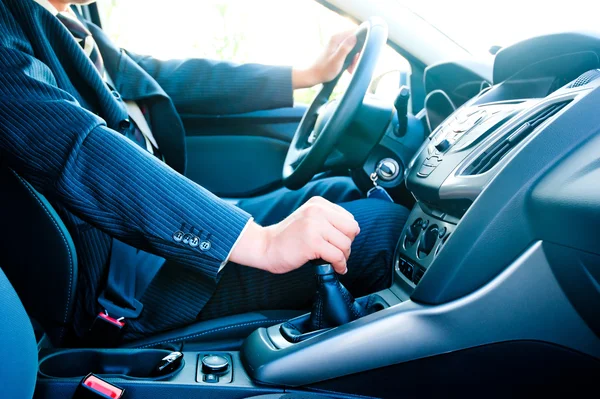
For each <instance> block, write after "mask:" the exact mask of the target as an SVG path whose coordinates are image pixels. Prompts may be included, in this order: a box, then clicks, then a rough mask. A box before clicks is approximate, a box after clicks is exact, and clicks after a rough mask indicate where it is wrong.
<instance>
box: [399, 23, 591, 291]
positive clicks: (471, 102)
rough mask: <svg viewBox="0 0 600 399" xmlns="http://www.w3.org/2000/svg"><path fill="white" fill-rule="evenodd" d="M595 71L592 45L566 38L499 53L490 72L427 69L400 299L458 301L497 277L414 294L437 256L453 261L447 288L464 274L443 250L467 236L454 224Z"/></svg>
mask: <svg viewBox="0 0 600 399" xmlns="http://www.w3.org/2000/svg"><path fill="white" fill-rule="evenodd" d="M599 68H600V41H599V38H598V37H595V36H593V35H587V34H577V33H569V34H557V35H552V36H546V37H544V38H535V39H531V40H529V41H525V42H522V43H519V44H517V45H515V46H513V47H509V48H506V49H504V50H501V51H500V52H499V53H498V54H497V56H496V57H495V60H494V63H493V65H492V66H486V65H485V64H477V63H473V62H468V63H464V62H460V61H454V62H448V63H443V64H438V65H434V66H431V67H429V68H428V69H427V70H426V74H425V86H426V91H427V93H428V95H427V99H426V104H425V112H426V113H427V123H428V124H429V126H430V127H431V130H432V132H431V134H430V135H429V136H428V138H427V139H426V140H425V142H424V143H423V145H422V146H421V148H420V149H419V150H418V151H417V153H416V155H415V156H414V157H413V158H412V160H411V161H410V163H409V164H408V165H407V168H406V172H405V174H404V178H405V183H406V186H407V188H408V189H409V191H410V192H411V193H412V195H413V197H414V198H415V199H416V205H415V207H414V209H413V211H412V213H411V214H410V216H409V218H408V221H407V223H406V226H405V228H404V230H403V233H402V236H401V239H400V241H399V242H398V246H397V249H396V258H395V259H396V272H397V278H398V280H399V285H400V286H401V287H402V290H403V291H404V292H409V293H412V292H413V291H415V293H414V295H416V296H419V295H421V297H422V298H423V300H424V301H426V302H432V301H436V300H438V299H439V297H440V296H444V295H441V294H440V293H439V291H438V292H436V293H435V294H432V292H433V290H436V289H438V290H439V289H440V288H445V289H447V290H448V292H449V297H452V296H454V297H456V296H458V295H459V293H463V294H464V293H466V292H468V291H467V289H468V288H467V287H469V286H470V288H473V287H475V286H476V285H477V284H481V283H482V282H483V281H485V280H486V279H489V278H491V276H492V275H493V273H494V272H498V270H499V268H498V269H493V268H491V269H486V268H479V269H476V270H473V269H475V266H472V265H471V267H469V268H468V270H466V271H464V273H466V275H465V276H463V278H462V279H461V280H460V284H456V286H455V287H450V286H444V287H442V286H441V284H440V283H434V284H433V285H432V286H431V287H429V286H427V287H425V288H423V289H421V287H419V289H416V290H415V288H416V287H417V285H419V284H420V283H421V281H422V280H423V279H424V277H425V274H426V273H427V271H428V269H430V268H431V267H432V265H433V264H434V263H439V262H438V259H441V262H443V261H444V259H446V260H447V261H450V262H452V259H455V262H456V263H457V267H456V268H454V269H453V270H452V271H450V270H445V272H441V271H438V272H437V273H436V274H439V276H438V279H441V278H444V281H446V283H444V284H448V283H447V281H448V276H449V275H450V274H458V275H460V274H461V272H462V271H461V270H460V268H459V267H458V265H460V264H461V263H463V262H465V261H468V257H464V256H463V257H462V259H460V261H458V260H457V258H458V257H460V256H461V253H460V248H461V247H459V246H454V248H455V249H454V251H452V252H454V253H453V254H452V257H445V256H444V252H445V251H444V248H445V247H446V246H448V245H449V244H450V243H452V242H454V240H453V239H452V236H453V235H454V232H455V231H456V230H457V229H459V230H461V231H462V230H467V229H463V228H462V226H461V225H462V220H463V218H464V217H465V215H466V214H467V213H468V212H469V211H470V209H471V208H472V206H473V204H474V203H475V202H476V201H478V200H479V198H480V196H481V194H482V193H483V192H484V190H486V188H487V187H488V186H489V185H490V184H491V183H492V182H493V181H494V180H495V179H496V177H497V176H498V175H499V174H500V173H501V172H502V171H503V169H505V168H506V166H507V165H508V164H509V163H510V162H511V160H512V159H513V158H514V157H515V156H516V155H517V154H519V152H522V150H523V148H524V147H526V146H527V145H528V143H530V142H531V141H532V140H534V138H535V137H536V136H538V135H540V134H542V133H543V132H544V131H545V130H547V127H548V126H549V125H550V124H552V123H553V121H555V120H556V119H557V118H559V117H560V116H561V115H563V114H564V113H566V112H568V111H569V110H570V109H571V108H572V107H574V106H575V104H576V103H577V102H578V101H580V100H581V99H582V98H584V97H585V96H587V95H588V94H589V93H590V92H592V91H594V89H596V88H597V87H598V86H600V69H599ZM444 76H447V78H446V79H444V78H443V77H444ZM480 211H481V212H493V211H492V210H491V209H484V208H482V209H481V210H480ZM487 216H488V217H489V216H490V215H487ZM515 216H516V215H515ZM475 222H476V221H474V223H475ZM477 230H479V231H485V230H486V228H485V226H483V227H482V226H478V227H477V228H475V229H474V231H477ZM472 234H475V235H472V236H471V239H470V242H468V238H466V240H467V241H466V242H467V245H463V246H462V251H464V253H468V252H469V251H470V250H471V248H472V246H473V245H475V244H476V243H477V241H478V238H479V236H477V235H476V234H478V233H472ZM463 239H464V238H463ZM490 249H491V248H490ZM496 249H497V248H496ZM487 256H489V254H487ZM485 257H486V256H483V258H485ZM492 263H493V262H492ZM441 268H442V267H440V269H441ZM430 274H433V273H430ZM455 278H456V276H455ZM429 280H430V281H431V280H432V279H429ZM425 285H426V284H424V286H425ZM456 287H461V288H456ZM450 292H451V293H452V294H450Z"/></svg>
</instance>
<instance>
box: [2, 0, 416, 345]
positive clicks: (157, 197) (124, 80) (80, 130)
mask: <svg viewBox="0 0 600 399" xmlns="http://www.w3.org/2000/svg"><path fill="white" fill-rule="evenodd" d="M74 3H79V4H84V3H89V1H86V0H77V1H73V0H0V154H1V155H2V157H3V158H4V162H5V163H6V164H7V165H8V166H9V167H11V168H12V169H14V170H15V171H16V172H17V173H19V174H20V175H21V176H22V177H24V178H25V179H26V180H27V181H29V182H30V183H31V184H32V185H33V186H34V187H35V188H36V189H37V190H38V191H40V192H41V193H42V194H44V195H45V196H46V197H47V198H48V199H49V200H50V201H51V202H52V204H53V205H54V206H55V207H56V208H57V209H58V211H59V213H60V214H61V217H62V218H63V220H64V221H65V224H66V225H67V227H68V229H69V231H70V233H71V235H72V236H73V239H74V242H75V245H76V248H77V256H78V259H79V264H80V273H79V281H78V284H79V285H78V287H79V289H78V300H77V303H76V319H75V320H76V321H75V326H74V331H75V333H76V335H78V336H79V337H82V336H84V335H85V333H86V331H87V329H88V327H89V325H90V323H91V321H92V320H93V318H94V315H95V314H97V313H98V311H102V306H100V305H99V304H98V302H97V298H98V296H99V294H100V287H101V286H103V284H104V282H103V278H105V277H103V276H106V273H107V266H108V264H109V259H110V258H111V256H113V257H114V256H115V255H114V248H116V247H119V246H120V247H121V248H134V247H135V248H139V249H141V250H143V251H144V252H140V253H143V254H146V255H147V257H146V258H144V257H138V258H137V259H138V261H139V262H140V264H141V265H142V266H143V267H145V268H147V270H153V271H152V272H148V273H147V274H149V275H150V276H151V277H150V278H149V280H152V282H150V281H147V282H146V288H145V289H144V293H143V295H141V297H140V300H141V301H142V302H143V303H144V305H145V308H144V313H143V314H142V316H141V317H139V319H137V320H131V322H130V323H128V329H127V332H126V333H127V335H126V338H127V339H134V338H139V337H142V336H147V335H151V334H154V333H156V332H159V331H164V330H167V329H170V328H173V327H176V326H179V325H185V324H187V323H190V322H192V321H194V320H195V319H197V318H200V319H208V318H213V317H218V316H223V315H227V314H233V313H240V312H246V311H251V310H259V309H278V308H304V307H306V306H307V304H308V303H309V302H310V298H311V297H312V295H313V293H314V283H313V278H312V271H311V270H310V268H302V267H301V266H302V265H304V264H305V263H307V262H308V261H309V260H312V259H318V258H322V259H324V260H326V261H328V262H330V263H331V264H332V265H333V266H334V268H335V270H336V271H337V272H338V273H340V274H342V275H344V276H343V278H342V281H343V282H344V283H346V284H347V285H348V287H349V289H350V290H351V291H352V292H353V293H354V294H355V295H362V294H365V293H368V292H372V291H375V290H377V289H381V288H384V287H385V286H386V285H388V284H389V283H390V279H391V270H390V268H391V256H392V253H393V248H394V245H395V243H396V240H397V237H398V235H399V233H400V230H401V228H402V226H403V224H404V220H405V218H406V214H407V211H406V209H404V208H402V207H400V206H398V205H395V204H392V203H387V202H384V201H380V200H358V199H359V198H360V197H361V194H360V192H359V191H358V190H357V189H356V187H355V186H354V185H352V184H349V183H348V181H347V180H340V179H338V180H324V181H320V182H314V183H310V184H309V185H308V186H307V187H305V188H304V189H303V190H300V191H299V192H294V193H291V192H285V191H284V190H280V191H277V192H274V193H272V194H270V195H268V196H266V197H264V198H259V199H255V200H248V201H244V202H242V203H240V205H239V207H235V206H232V205H230V204H228V203H226V202H224V201H222V200H220V199H219V198H217V197H215V196H214V195H212V194H211V193H209V192H208V191H206V190H205V189H203V188H202V187H200V186H198V185H197V184H195V183H194V182H192V181H190V180H188V179H186V178H185V177H184V176H183V174H184V172H185V145H184V134H185V133H184V130H183V126H182V123H181V120H180V118H179V116H178V112H186V111H187V110H192V109H193V110H198V109H202V111H203V112H205V113H215V114H222V113H239V112H248V111H252V110H257V109H268V108H277V107H284V106H291V105H292V90H293V89H295V88H301V87H309V86H313V85H315V84H318V83H322V82H326V81H329V80H331V79H333V78H334V77H335V76H336V75H337V74H338V73H339V72H340V71H341V68H342V65H343V62H344V60H345V58H346V55H347V54H348V53H349V52H350V51H351V49H352V47H353V46H354V44H355V38H354V36H353V35H351V34H342V35H338V36H336V37H334V38H333V40H332V41H331V42H330V44H329V46H328V48H327V49H326V50H325V51H324V53H323V55H322V56H321V57H320V58H319V59H318V60H317V62H316V63H315V64H314V65H313V67H311V68H308V69H304V70H301V69H295V68H286V67H274V66H264V65H256V64H250V65H233V64H228V63H217V62H212V61H208V60H200V59H190V60H183V61H181V60H173V61H158V60H156V59H153V58H151V57H144V56H139V55H135V54H133V53H130V52H127V51H125V50H122V49H118V48H116V47H115V46H114V45H113V44H112V43H111V42H110V40H109V39H108V38H107V37H106V35H104V33H103V32H102V31H101V30H100V29H99V28H98V27H97V26H95V25H93V24H90V23H86V22H85V21H82V20H80V19H79V18H78V17H77V16H76V15H75V14H74V13H73V12H72V11H71V10H70V8H69V6H70V5H71V4H74ZM313 196H320V197H316V198H312V199H309V198H311V197H313ZM350 200H358V201H353V202H348V203H346V204H344V205H343V206H340V205H336V204H334V202H337V203H342V202H346V201H350ZM251 215H254V218H255V220H253V218H252V216H251ZM286 216H287V217H286ZM261 225H268V226H267V227H262V226H261ZM359 226H360V227H359ZM359 233H361V234H360V235H359ZM351 250H353V251H354V253H353V256H352V257H351V256H350V253H351ZM111 251H112V253H111ZM138 255H139V254H138ZM163 258H164V259H167V262H166V264H164V265H163V264H162V263H163V262H161V261H160V260H161V259H163ZM142 259H143V260H142ZM147 259H151V260H152V261H147ZM157 259H158V260H159V261H158V262H157V261H156V260H157ZM151 265H154V266H151ZM154 275H156V277H154ZM152 277H154V278H153V279H152Z"/></svg>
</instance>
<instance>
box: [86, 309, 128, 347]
mask: <svg viewBox="0 0 600 399" xmlns="http://www.w3.org/2000/svg"><path fill="white" fill-rule="evenodd" d="M123 328H125V319H124V318H123V317H121V318H118V319H115V318H114V317H110V315H109V314H108V312H107V311H106V310H105V311H104V312H100V313H98V315H97V316H96V319H95V320H94V322H93V323H92V326H91V327H90V330H89V333H88V338H89V340H90V341H91V343H93V344H95V345H96V346H100V347H107V346H115V345H116V344H118V343H119V341H120V339H121V335H122V334H123Z"/></svg>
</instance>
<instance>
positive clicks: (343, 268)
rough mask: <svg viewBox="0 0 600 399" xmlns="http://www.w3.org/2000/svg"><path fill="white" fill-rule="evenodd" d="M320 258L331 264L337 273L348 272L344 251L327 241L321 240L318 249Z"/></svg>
mask: <svg viewBox="0 0 600 399" xmlns="http://www.w3.org/2000/svg"><path fill="white" fill-rule="evenodd" d="M317 256H319V257H320V258H321V259H323V260H324V261H326V262H327V263H329V264H331V266H333V269H334V270H335V271H336V272H337V273H338V274H346V273H348V266H347V262H346V257H345V256H344V253H343V252H342V251H340V250H339V249H338V248H336V247H335V246H333V245H331V244H330V243H328V242H327V241H325V240H323V241H322V245H321V246H320V247H319V249H318V254H317Z"/></svg>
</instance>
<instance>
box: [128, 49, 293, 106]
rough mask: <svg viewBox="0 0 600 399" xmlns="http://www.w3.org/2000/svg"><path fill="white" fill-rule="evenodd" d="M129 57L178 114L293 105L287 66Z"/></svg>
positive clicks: (290, 79) (290, 75)
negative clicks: (173, 105) (152, 80)
mask: <svg viewBox="0 0 600 399" xmlns="http://www.w3.org/2000/svg"><path fill="white" fill-rule="evenodd" d="M130 55H131V57H132V58H133V59H134V60H135V61H136V62H137V63H138V64H139V65H140V66H141V67H142V68H143V69H144V70H145V71H146V72H148V73H149V74H150V75H151V76H152V77H153V78H154V79H156V81H157V82H158V83H159V84H160V86H161V87H162V88H163V89H164V90H165V92H166V93H167V94H168V95H169V96H170V97H171V98H172V99H173V102H174V103H175V106H176V107H177V109H178V111H179V112H181V113H204V114H236V113H244V112H251V111H257V110H263V109H273V108H283V107H291V106H293V96H292V70H291V68H289V67H280V66H267V65H259V64H244V65H238V64H233V63H228V62H218V61H211V60H206V59H187V60H169V61H160V60H156V59H154V58H152V57H147V56H138V55H135V54H130Z"/></svg>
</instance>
